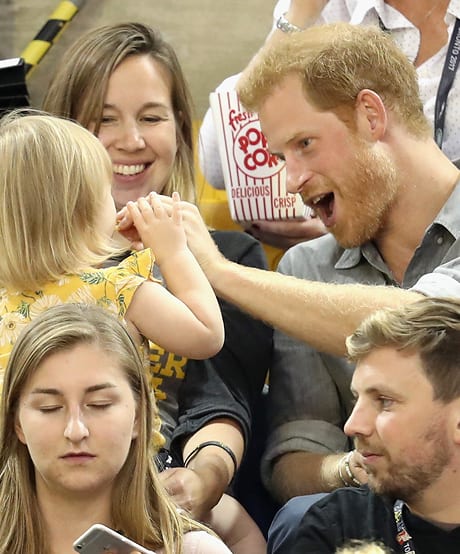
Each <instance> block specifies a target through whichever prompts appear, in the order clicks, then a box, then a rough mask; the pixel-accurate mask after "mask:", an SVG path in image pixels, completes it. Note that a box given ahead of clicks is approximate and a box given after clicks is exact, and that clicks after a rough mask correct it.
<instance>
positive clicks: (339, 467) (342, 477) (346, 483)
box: [337, 454, 350, 487]
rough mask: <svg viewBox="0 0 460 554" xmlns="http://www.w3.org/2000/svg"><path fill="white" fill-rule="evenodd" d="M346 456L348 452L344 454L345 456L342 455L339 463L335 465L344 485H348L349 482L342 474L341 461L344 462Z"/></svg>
mask: <svg viewBox="0 0 460 554" xmlns="http://www.w3.org/2000/svg"><path fill="white" fill-rule="evenodd" d="M347 456H348V454H345V456H342V457H341V458H340V460H339V465H338V466H337V471H338V474H339V477H340V480H341V481H342V483H343V486H344V487H349V486H350V483H349V482H348V481H347V480H346V479H345V477H344V476H343V474H342V462H343V463H345V458H346V457H347Z"/></svg>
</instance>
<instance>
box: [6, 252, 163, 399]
mask: <svg viewBox="0 0 460 554" xmlns="http://www.w3.org/2000/svg"><path fill="white" fill-rule="evenodd" d="M153 262H154V259H153V256H152V253H151V251H150V250H148V249H147V250H142V251H141V252H135V253H133V254H131V256H129V257H128V258H126V259H125V260H123V261H122V262H121V263H120V264H118V265H117V266H114V267H108V268H104V269H94V268H88V270H87V271H84V272H82V273H80V274H74V275H67V276H65V277H63V278H62V279H61V280H60V281H57V282H53V283H48V284H46V285H45V286H44V287H43V288H42V289H41V290H36V291H24V292H19V291H16V290H10V289H5V288H4V289H0V391H1V388H2V384H3V374H4V371H5V368H6V365H7V363H8V358H9V355H10V352H11V350H12V348H13V346H14V343H15V342H16V339H17V337H18V335H19V333H20V332H21V330H22V329H23V328H24V326H25V325H27V324H28V323H29V322H30V321H31V320H32V319H34V317H36V316H37V315H39V314H40V313H42V312H43V311H44V310H47V309H48V308H51V307H53V306H56V305H57V304H68V303H79V304H97V305H98V306H101V307H103V308H105V309H107V310H110V311H111V312H113V313H114V314H115V315H116V316H118V318H119V319H123V318H124V315H125V313H126V310H127V309H128V306H129V304H130V302H131V299H132V298H133V296H134V293H135V292H136V290H137V288H138V287H139V285H141V284H142V283H143V282H144V281H145V280H146V279H149V278H150V276H151V272H152V269H153Z"/></svg>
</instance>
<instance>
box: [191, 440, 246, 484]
mask: <svg viewBox="0 0 460 554" xmlns="http://www.w3.org/2000/svg"><path fill="white" fill-rule="evenodd" d="M206 446H217V447H218V448H222V450H225V452H227V454H228V455H229V456H230V458H231V460H232V462H233V467H234V472H233V477H234V476H235V474H236V470H237V469H238V462H237V461H236V456H235V453H234V452H233V450H232V449H231V448H230V447H229V446H227V445H226V444H224V443H223V442H219V441H205V442H202V443H200V444H199V445H198V446H197V447H195V448H194V449H193V450H192V451H191V452H190V453H189V454H188V456H186V458H185V460H184V467H187V466H188V464H189V463H190V462H191V461H192V460H193V458H194V457H195V456H196V455H197V454H198V452H199V451H200V450H203V448H206ZM233 477H232V479H231V481H233ZM231 481H230V482H231Z"/></svg>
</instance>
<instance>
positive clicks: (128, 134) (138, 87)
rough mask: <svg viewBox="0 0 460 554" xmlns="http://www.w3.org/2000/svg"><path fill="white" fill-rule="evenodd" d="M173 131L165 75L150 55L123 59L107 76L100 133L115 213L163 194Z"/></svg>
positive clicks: (168, 83) (174, 140)
mask: <svg viewBox="0 0 460 554" xmlns="http://www.w3.org/2000/svg"><path fill="white" fill-rule="evenodd" d="M176 129H177V127H176V119H175V114H174V110H173V106H172V100H171V77H170V75H169V73H168V70H167V69H166V68H165V67H164V66H163V65H162V64H161V63H160V62H159V61H157V60H154V59H153V58H152V57H151V56H149V55H148V54H145V55H133V56H129V57H127V58H126V59H125V60H123V61H122V62H121V63H120V65H119V66H118V67H117V68H116V69H115V71H114V72H113V73H112V75H111V76H110V79H109V82H108V88H107V94H106V98H105V101H104V110H103V115H102V121H101V126H100V129H99V133H98V138H99V140H100V141H101V143H102V144H103V145H104V147H105V148H106V150H107V152H108V154H109V156H110V158H111V160H112V168H113V183H112V196H113V198H114V200H115V204H116V207H117V209H120V208H122V207H123V206H125V205H126V203H127V202H128V201H129V200H137V199H138V198H139V197H141V196H146V195H147V194H148V193H149V192H151V191H155V192H161V191H162V190H163V189H164V187H165V185H166V183H167V182H168V180H169V179H170V177H171V173H172V170H173V166H174V162H175V158H176V154H177V132H176Z"/></svg>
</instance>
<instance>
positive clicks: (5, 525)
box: [0, 304, 207, 554]
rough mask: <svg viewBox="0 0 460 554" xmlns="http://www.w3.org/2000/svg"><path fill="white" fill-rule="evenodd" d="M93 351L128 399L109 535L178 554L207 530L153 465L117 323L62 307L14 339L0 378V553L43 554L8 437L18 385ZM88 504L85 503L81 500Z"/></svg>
mask: <svg viewBox="0 0 460 554" xmlns="http://www.w3.org/2000/svg"><path fill="white" fill-rule="evenodd" d="M81 344H90V345H96V346H98V347H99V348H101V350H102V351H104V352H105V353H107V354H108V355H110V356H113V357H114V359H115V360H116V362H117V364H118V366H119V368H120V369H121V371H123V373H124V374H125V376H126V379H127V381H128V382H129V385H130V387H131V390H132V393H133V395H134V398H135V401H136V404H137V410H138V419H139V433H138V436H137V438H136V439H134V440H133V441H132V443H131V448H130V450H129V453H128V457H127V459H126V461H125V464H124V466H123V468H122V469H121V471H120V473H119V474H118V477H117V479H116V482H115V487H114V493H113V498H112V522H113V526H114V527H115V528H116V529H121V530H122V531H123V533H124V534H126V535H127V536H129V537H130V538H132V539H133V540H135V541H136V542H139V543H140V544H144V545H146V546H148V547H149V548H153V549H155V550H156V549H157V548H161V547H164V549H165V552H166V554H180V553H181V552H182V542H183V535H184V533H186V532H188V531H190V530H207V529H206V528H205V527H204V526H202V525H201V524H199V523H197V522H195V521H193V520H192V519H190V518H189V517H188V516H187V515H186V514H185V513H184V512H179V511H178V510H177V507H176V505H175V504H174V503H173V502H172V500H171V499H170V497H169V496H168V495H167V493H166V491H165V489H164V487H163V485H162V484H161V482H160V480H159V478H158V472H157V469H156V467H155V465H154V456H155V454H156V451H155V448H154V444H155V443H157V441H156V440H155V437H154V435H155V434H156V433H158V429H156V428H155V427H154V422H155V421H157V419H156V417H155V416H156V405H155V403H154V400H153V396H152V394H151V393H150V390H149V386H148V383H147V379H146V376H145V373H144V369H143V365H142V361H141V358H140V356H139V351H138V349H137V347H136V345H135V344H134V342H133V341H132V339H131V337H130V336H129V333H128V332H127V330H126V329H125V327H124V326H123V324H122V323H120V322H119V321H118V320H117V319H116V318H115V317H114V316H113V315H112V314H110V313H109V312H108V311H107V310H104V309H102V308H99V307H96V306H91V305H83V304H62V305H60V306H57V307H55V308H50V309H49V310H47V311H45V312H44V313H43V314H42V315H41V316H39V317H37V318H36V319H35V320H34V321H33V322H32V323H31V324H30V325H28V326H27V327H26V328H25V330H24V331H23V333H22V334H21V335H20V337H19V339H18V340H17V342H16V344H15V346H14V348H13V351H12V353H11V356H10V358H9V362H8V366H7V368H6V372H5V380H4V385H3V392H2V400H1V409H0V412H1V413H0V416H1V419H0V505H1V506H4V507H8V509H4V510H3V514H2V517H1V518H0V552H2V553H5V554H24V552H33V553H34V554H46V553H47V552H49V551H50V550H51V548H50V545H49V544H48V543H47V537H46V532H45V528H44V524H43V519H42V516H41V513H40V509H39V506H38V502H37V495H36V489H35V478H34V465H33V462H32V460H31V458H30V454H29V451H28V449H27V446H26V445H24V444H23V443H22V442H20V441H19V439H18V437H17V435H16V433H15V418H16V417H17V411H18V403H19V398H20V395H21V393H22V391H23V390H24V386H25V385H26V383H27V382H28V380H29V379H30V377H31V376H32V375H33V374H34V372H35V371H36V370H37V368H38V367H39V365H40V364H41V363H42V362H43V361H44V360H45V359H46V358H47V357H48V356H51V355H53V354H56V353H58V352H62V351H65V350H72V349H73V348H75V347H76V346H78V345H81ZM88 501H89V502H91V499H88Z"/></svg>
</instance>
